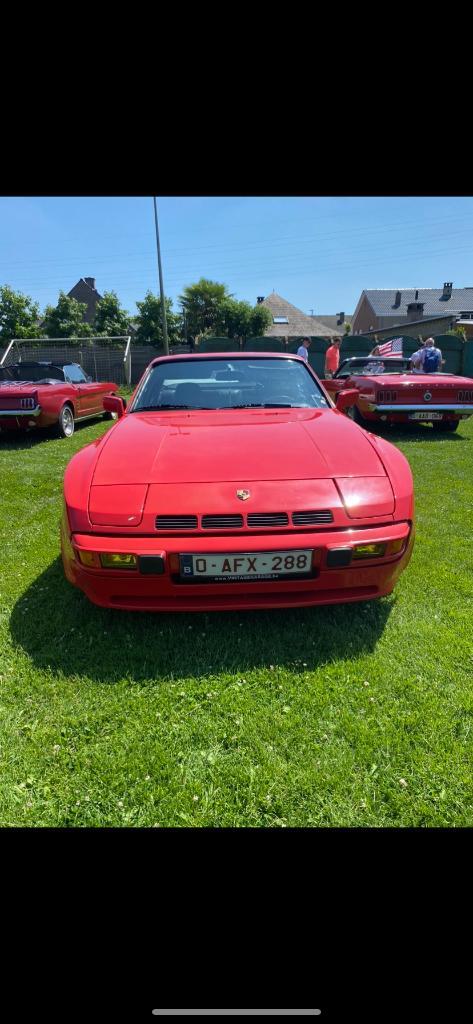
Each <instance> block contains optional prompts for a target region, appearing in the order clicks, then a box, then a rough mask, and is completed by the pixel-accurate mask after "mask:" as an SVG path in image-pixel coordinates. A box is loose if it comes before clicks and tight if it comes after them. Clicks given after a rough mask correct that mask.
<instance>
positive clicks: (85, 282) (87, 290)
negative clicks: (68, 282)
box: [67, 277, 103, 324]
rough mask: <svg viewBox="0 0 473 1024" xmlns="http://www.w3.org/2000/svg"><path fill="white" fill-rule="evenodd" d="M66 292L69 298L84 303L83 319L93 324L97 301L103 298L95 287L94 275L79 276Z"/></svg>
mask: <svg viewBox="0 0 473 1024" xmlns="http://www.w3.org/2000/svg"><path fill="white" fill-rule="evenodd" d="M67 294H68V296H69V298H70V299H77V301H78V302H84V303H85V305H86V306H87V309H86V311H85V313H84V320H85V322H86V323H87V324H93V322H94V319H95V310H96V307H97V303H98V302H100V300H101V299H102V298H103V296H102V295H100V293H99V292H98V291H97V289H96V287H95V277H81V278H80V279H79V281H78V282H77V284H75V285H74V287H73V288H71V290H70V292H68V293H67Z"/></svg>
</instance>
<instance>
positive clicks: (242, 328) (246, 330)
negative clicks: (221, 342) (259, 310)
mask: <svg viewBox="0 0 473 1024" xmlns="http://www.w3.org/2000/svg"><path fill="white" fill-rule="evenodd" d="M251 314H252V308H251V306H250V303H249V302H239V301H238V300H237V299H231V298H228V299H224V300H223V302H222V303H221V305H220V306H219V311H218V317H217V322H216V330H217V333H218V334H221V335H222V336H225V337H228V338H241V337H246V336H247V335H248V334H250V333H251V331H250V321H251Z"/></svg>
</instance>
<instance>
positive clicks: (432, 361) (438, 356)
mask: <svg viewBox="0 0 473 1024" xmlns="http://www.w3.org/2000/svg"><path fill="white" fill-rule="evenodd" d="M420 365H421V370H422V373H440V371H441V369H442V353H441V351H440V349H439V348H436V347H435V341H434V339H433V338H427V339H426V342H425V345H424V348H423V350H422V356H421V360H420Z"/></svg>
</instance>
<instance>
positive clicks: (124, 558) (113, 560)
mask: <svg viewBox="0 0 473 1024" xmlns="http://www.w3.org/2000/svg"><path fill="white" fill-rule="evenodd" d="M100 562H101V565H102V568H103V569H136V567H137V565H138V559H137V557H136V555H124V554H118V553H116V552H113V554H112V553H108V552H106V553H105V552H103V553H102V554H101V555H100Z"/></svg>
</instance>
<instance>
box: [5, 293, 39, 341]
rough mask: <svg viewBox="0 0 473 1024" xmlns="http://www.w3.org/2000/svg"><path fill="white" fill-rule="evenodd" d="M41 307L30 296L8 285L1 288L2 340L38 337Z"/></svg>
mask: <svg viewBox="0 0 473 1024" xmlns="http://www.w3.org/2000/svg"><path fill="white" fill-rule="evenodd" d="M38 319H39V305H38V303H37V302H33V299H31V298H30V296H29V295H23V293H22V292H15V291H14V290H13V288H10V286H9V285H8V284H4V285H2V286H1V287H0V340H1V344H2V346H3V345H4V344H7V343H8V342H10V341H11V339H12V338H35V337H37V336H38V334H39V333H40V332H39V327H38Z"/></svg>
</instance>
